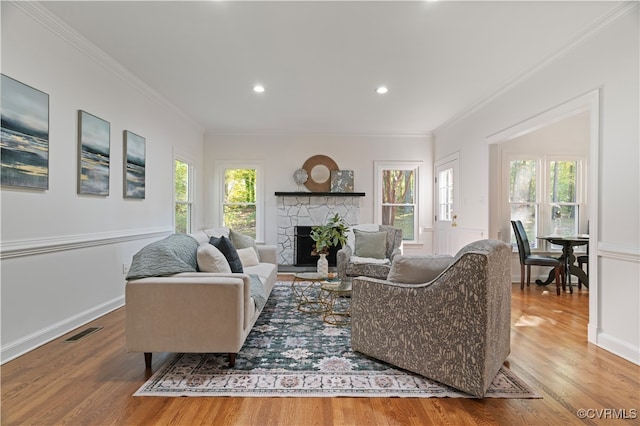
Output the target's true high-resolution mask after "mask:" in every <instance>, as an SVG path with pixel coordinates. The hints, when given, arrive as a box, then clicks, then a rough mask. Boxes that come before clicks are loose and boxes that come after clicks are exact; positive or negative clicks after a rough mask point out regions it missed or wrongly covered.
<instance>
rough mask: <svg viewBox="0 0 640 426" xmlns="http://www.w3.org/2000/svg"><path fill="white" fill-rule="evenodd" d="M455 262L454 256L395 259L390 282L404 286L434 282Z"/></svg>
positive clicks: (399, 257) (400, 257) (390, 272)
mask: <svg viewBox="0 0 640 426" xmlns="http://www.w3.org/2000/svg"><path fill="white" fill-rule="evenodd" d="M451 262H453V256H448V255H434V256H406V255H399V256H396V257H394V258H393V262H392V263H391V270H390V271H389V275H388V276H387V280H388V281H392V282H396V283H403V284H422V283H428V282H429V281H433V279H434V278H436V277H437V276H438V275H440V273H441V272H442V271H444V270H445V269H447V267H448V266H449V265H450V264H451Z"/></svg>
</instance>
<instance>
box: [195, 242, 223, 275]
mask: <svg viewBox="0 0 640 426" xmlns="http://www.w3.org/2000/svg"><path fill="white" fill-rule="evenodd" d="M197 256H198V269H199V270H200V272H222V273H226V274H229V273H231V267H230V266H229V262H228V261H227V258H226V257H225V256H224V254H223V253H222V252H221V251H220V250H218V248H217V247H216V246H214V245H213V244H209V243H204V244H200V246H199V247H198V252H197Z"/></svg>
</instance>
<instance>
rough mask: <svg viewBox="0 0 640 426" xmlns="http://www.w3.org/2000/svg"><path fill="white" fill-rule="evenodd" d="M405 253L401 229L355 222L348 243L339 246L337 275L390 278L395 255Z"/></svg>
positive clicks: (349, 233) (343, 276) (342, 276)
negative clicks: (403, 251) (388, 275)
mask: <svg viewBox="0 0 640 426" xmlns="http://www.w3.org/2000/svg"><path fill="white" fill-rule="evenodd" d="M399 254H402V229H400V228H395V227H393V226H390V225H376V224H361V225H353V226H352V227H351V228H350V229H349V232H347V244H346V245H345V246H343V247H342V248H341V249H340V250H338V252H337V255H336V266H337V270H338V271H337V272H338V277H339V278H340V279H345V278H347V277H357V276H360V275H363V276H366V277H372V278H380V279H385V278H387V274H388V273H389V270H390V269H391V262H392V261H393V258H394V257H395V256H397V255H399Z"/></svg>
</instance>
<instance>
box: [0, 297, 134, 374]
mask: <svg viewBox="0 0 640 426" xmlns="http://www.w3.org/2000/svg"><path fill="white" fill-rule="evenodd" d="M124 302H125V300H124V296H120V297H117V298H115V299H113V300H110V301H108V302H105V303H103V304H101V305H99V306H96V307H94V308H91V309H88V310H86V311H84V312H80V313H79V314H77V315H74V316H72V317H70V318H67V319H65V320H63V321H59V322H57V323H56V324H53V325H51V326H49V327H46V328H43V329H41V330H38V331H36V332H34V333H31V334H29V335H27V336H25V337H23V338H21V339H18V340H16V341H13V342H10V343H8V344H6V345H2V347H1V348H0V365H2V364H4V363H5V362H8V361H11V360H12V359H15V358H17V357H19V356H20V355H24V354H25V353H27V352H30V351H32V350H34V349H36V348H37V347H39V346H42V345H44V344H45V343H49V342H51V341H52V340H54V339H57V338H58V337H60V336H63V335H65V334H67V333H69V332H70V331H72V330H74V329H76V328H78V327H81V326H83V325H85V324H87V323H89V322H91V321H93V320H95V319H97V318H100V317H101V316H103V315H106V314H108V313H109V312H112V311H114V310H116V309H118V308H120V307H122V306H124Z"/></svg>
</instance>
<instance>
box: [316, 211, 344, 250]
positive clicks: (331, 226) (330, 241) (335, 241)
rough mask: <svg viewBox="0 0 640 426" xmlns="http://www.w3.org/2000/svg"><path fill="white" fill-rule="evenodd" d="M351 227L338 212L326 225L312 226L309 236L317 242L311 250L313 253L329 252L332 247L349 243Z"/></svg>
mask: <svg viewBox="0 0 640 426" xmlns="http://www.w3.org/2000/svg"><path fill="white" fill-rule="evenodd" d="M348 231H349V228H348V227H347V224H346V223H345V221H344V220H343V219H342V218H341V217H340V215H339V214H338V213H336V214H335V216H333V218H331V219H329V222H327V224H326V225H317V226H312V227H311V233H310V234H309V236H310V237H311V239H312V240H313V241H314V242H315V243H316V244H315V248H314V249H313V251H312V252H311V254H312V255H314V256H315V255H318V254H322V253H324V254H326V253H329V249H330V248H331V247H338V246H339V245H345V244H346V243H347V232H348Z"/></svg>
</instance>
